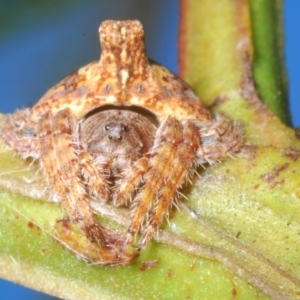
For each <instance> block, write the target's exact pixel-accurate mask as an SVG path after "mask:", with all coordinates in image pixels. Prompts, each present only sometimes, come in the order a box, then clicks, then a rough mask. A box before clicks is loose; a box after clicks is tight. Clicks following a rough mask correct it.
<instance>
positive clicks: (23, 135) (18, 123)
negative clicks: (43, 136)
mask: <svg viewBox="0 0 300 300" xmlns="http://www.w3.org/2000/svg"><path fill="white" fill-rule="evenodd" d="M35 133H36V123H35V122H32V121H31V120H30V109H24V110H20V111H18V112H16V113H14V114H13V115H11V116H9V117H8V119H7V120H6V122H5V123H4V125H3V127H2V128H1V137H2V139H3V140H4V142H5V143H6V144H7V145H9V146H10V147H11V148H12V149H13V150H14V151H15V152H17V153H18V154H20V155H21V156H22V157H23V158H27V157H33V158H36V159H37V158H39V151H38V149H39V147H38V146H39V141H38V139H37V138H36V137H35Z"/></svg>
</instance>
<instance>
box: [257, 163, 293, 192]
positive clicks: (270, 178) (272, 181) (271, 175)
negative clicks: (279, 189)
mask: <svg viewBox="0 0 300 300" xmlns="http://www.w3.org/2000/svg"><path fill="white" fill-rule="evenodd" d="M289 165H290V164H289V163H284V164H282V165H281V166H276V167H274V169H273V170H272V171H271V172H267V173H265V174H262V175H261V176H260V177H261V178H262V179H264V180H265V181H266V182H267V183H268V184H269V186H270V187H271V188H274V187H276V186H278V185H281V184H283V183H284V179H280V180H276V179H277V177H278V175H279V173H280V172H282V171H284V170H285V169H287V168H288V167H289Z"/></svg>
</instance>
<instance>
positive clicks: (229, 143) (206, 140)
mask: <svg viewBox="0 0 300 300" xmlns="http://www.w3.org/2000/svg"><path fill="white" fill-rule="evenodd" d="M243 144H244V142H243V130H242V127H241V125H240V124H239V123H232V121H231V120H229V119H228V118H226V117H225V116H223V115H220V114H219V115H216V117H215V120H214V123H213V124H212V125H211V126H210V127H206V128H205V129H201V130H200V147H199V148H198V151H197V157H199V158H200V160H201V162H210V163H212V162H213V161H218V160H221V159H223V158H225V157H226V156H231V155H232V154H234V153H236V152H238V151H239V150H241V148H242V147H243Z"/></svg>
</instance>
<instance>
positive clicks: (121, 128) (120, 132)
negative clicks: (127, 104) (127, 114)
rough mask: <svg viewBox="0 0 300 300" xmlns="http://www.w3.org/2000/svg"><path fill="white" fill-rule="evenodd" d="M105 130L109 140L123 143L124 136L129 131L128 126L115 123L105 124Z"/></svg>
mask: <svg viewBox="0 0 300 300" xmlns="http://www.w3.org/2000/svg"><path fill="white" fill-rule="evenodd" d="M104 128H105V131H106V132H107V133H108V138H109V139H110V140H114V141H122V139H123V136H124V134H125V133H126V132H127V131H128V128H127V126H126V125H124V124H122V123H115V122H110V123H107V124H105V126H104Z"/></svg>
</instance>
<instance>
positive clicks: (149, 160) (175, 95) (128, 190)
mask: <svg viewBox="0 0 300 300" xmlns="http://www.w3.org/2000/svg"><path fill="white" fill-rule="evenodd" d="M99 32H100V41H101V45H102V55H101V59H100V61H96V62H93V63H91V64H89V65H87V66H85V67H83V68H81V69H79V70H78V71H77V72H75V73H73V74H71V75H69V76H68V77H66V78H65V79H64V80H62V81H61V82H60V83H58V84H57V85H55V86H54V87H53V88H52V89H50V90H49V91H48V92H47V93H46V94H45V95H44V96H43V97H42V98H41V99H40V101H39V102H38V103H37V104H36V105H35V106H33V107H32V108H31V109H29V108H28V109H24V110H21V111H18V112H16V113H15V114H13V115H11V116H10V117H9V119H8V121H7V122H6V124H5V125H4V127H3V129H2V133H1V135H2V138H3V140H4V141H5V143H6V144H7V145H8V146H9V147H11V148H12V149H13V151H15V152H16V153H18V154H20V155H21V157H23V158H27V157H33V158H34V159H37V160H39V162H40V165H41V168H42V170H43V172H44V174H45V177H46V178H47V180H48V181H49V183H50V185H52V187H53V189H54V191H55V192H56V194H57V195H58V197H59V198H60V200H61V203H62V205H63V207H64V208H65V209H66V210H67V212H68V214H69V216H70V218H71V220H72V221H73V222H75V223H76V224H78V225H79V226H80V228H81V229H82V230H83V232H84V234H85V235H86V237H87V238H88V239H89V240H90V241H92V242H94V243H97V244H98V245H99V246H100V247H101V248H102V249H104V250H103V253H105V249H109V248H111V247H114V250H115V252H116V254H115V257H116V256H118V259H119V261H117V260H116V259H115V258H112V257H109V258H105V259H104V263H107V264H110V263H116V261H117V263H119V264H122V263H124V262H125V260H126V259H125V258H124V261H122V253H125V252H126V248H127V247H129V246H131V245H132V244H133V243H134V240H133V239H134V237H135V236H136V235H137V233H138V232H139V231H141V233H142V237H141V238H140V240H139V242H138V248H142V247H144V246H145V245H146V244H147V242H148V241H149V240H150V239H151V238H152V237H153V235H154V234H155V233H156V231H157V230H158V228H159V225H160V223H161V222H162V220H163V219H164V218H165V217H166V216H167V215H168V211H169V208H170V206H171V205H172V203H174V201H177V198H178V195H179V192H178V190H179V189H180V188H181V187H182V186H183V185H184V184H185V183H186V181H187V180H188V179H190V178H191V177H192V176H193V175H194V173H195V171H196V169H197V168H198V167H199V166H201V165H202V164H204V163H207V162H208V163H212V162H215V161H219V160H221V159H223V158H225V157H227V156H230V155H232V154H233V153H236V152H238V151H239V150H240V149H241V147H242V145H243V138H242V131H241V127H240V125H238V124H237V123H233V122H232V121H230V120H229V119H228V118H226V117H225V116H223V115H216V116H215V117H214V116H213V115H212V114H211V113H210V112H209V111H208V110H207V109H206V108H205V107H204V105H203V104H202V103H201V102H200V100H199V99H198V97H197V96H196V95H195V94H194V92H193V91H192V90H191V88H190V87H189V86H188V85H187V84H186V83H184V82H183V81H182V80H180V79H179V78H178V77H176V76H175V75H174V74H172V73H171V72H170V71H168V70H167V69H165V68H164V67H162V66H159V65H157V64H155V63H153V62H151V61H149V60H148V58H147V56H146V52H145V45H144V41H143V38H144V32H143V28H142V26H141V24H140V23H139V22H138V21H112V20H110V21H105V22H103V23H102V25H101V26H100V30H99ZM90 199H94V200H96V201H109V202H112V203H113V205H116V206H120V205H128V206H130V207H131V221H130V225H129V227H128V229H127V231H126V233H125V234H124V235H123V239H122V243H121V245H120V247H116V245H110V243H111V242H110V241H111V238H110V236H109V231H108V230H107V229H105V228H104V227H103V226H101V225H100V224H98V223H97V222H96V221H95V218H94V214H93V210H92V208H91V206H90Z"/></svg>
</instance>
